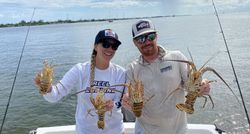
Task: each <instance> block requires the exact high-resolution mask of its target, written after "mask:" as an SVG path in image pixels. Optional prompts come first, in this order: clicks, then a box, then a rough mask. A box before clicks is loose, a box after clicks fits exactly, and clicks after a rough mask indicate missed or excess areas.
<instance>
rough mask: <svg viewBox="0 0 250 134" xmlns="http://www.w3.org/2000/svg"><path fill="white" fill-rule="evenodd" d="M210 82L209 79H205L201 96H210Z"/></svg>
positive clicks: (201, 88)
mask: <svg viewBox="0 0 250 134" xmlns="http://www.w3.org/2000/svg"><path fill="white" fill-rule="evenodd" d="M210 82H211V81H209V80H208V79H203V80H202V82H201V86H200V91H199V96H203V95H209V92H210Z"/></svg>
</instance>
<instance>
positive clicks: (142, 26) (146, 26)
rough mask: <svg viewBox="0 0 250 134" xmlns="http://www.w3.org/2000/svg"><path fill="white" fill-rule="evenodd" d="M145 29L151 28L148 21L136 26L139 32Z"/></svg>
mask: <svg viewBox="0 0 250 134" xmlns="http://www.w3.org/2000/svg"><path fill="white" fill-rule="evenodd" d="M144 28H150V24H149V22H147V21H142V22H140V23H138V24H137V25H136V29H137V31H140V30H142V29H144Z"/></svg>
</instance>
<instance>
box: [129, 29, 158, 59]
mask: <svg viewBox="0 0 250 134" xmlns="http://www.w3.org/2000/svg"><path fill="white" fill-rule="evenodd" d="M133 41H134V43H135V45H136V46H137V48H138V49H139V51H140V52H141V54H142V55H143V56H152V55H154V54H155V53H157V52H158V48H157V34H156V33H155V32H153V33H146V34H143V35H141V36H139V37H136V38H135V39H133Z"/></svg>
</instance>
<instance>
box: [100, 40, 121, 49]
mask: <svg viewBox="0 0 250 134" xmlns="http://www.w3.org/2000/svg"><path fill="white" fill-rule="evenodd" d="M102 47H103V48H110V47H111V48H112V49H113V50H117V49H118V47H119V45H117V44H111V43H109V42H103V43H102Z"/></svg>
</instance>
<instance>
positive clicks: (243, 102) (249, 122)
mask: <svg viewBox="0 0 250 134" xmlns="http://www.w3.org/2000/svg"><path fill="white" fill-rule="evenodd" d="M212 4H213V7H214V11H215V15H216V17H217V20H218V23H219V26H220V30H221V34H222V37H223V40H224V44H225V46H226V49H227V54H228V57H229V60H230V63H231V66H232V69H233V73H234V77H235V80H236V83H237V86H238V89H239V92H240V97H241V100H242V104H243V107H244V110H245V113H246V117H247V121H248V126H249V128H250V119H249V115H248V112H247V108H246V105H245V101H244V98H243V95H242V92H241V88H240V84H239V81H238V78H237V75H236V72H235V69H234V65H233V61H232V58H231V55H230V51H229V49H228V45H227V41H226V38H225V35H224V32H223V29H222V26H221V23H220V18H219V15H218V12H217V9H216V7H215V4H214V0H212Z"/></svg>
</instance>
